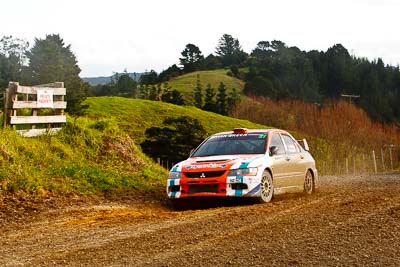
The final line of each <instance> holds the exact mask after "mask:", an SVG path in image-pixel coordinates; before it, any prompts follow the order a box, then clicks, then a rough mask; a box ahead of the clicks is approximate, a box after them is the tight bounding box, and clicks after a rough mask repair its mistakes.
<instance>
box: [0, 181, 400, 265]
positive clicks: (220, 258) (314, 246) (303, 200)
mask: <svg viewBox="0 0 400 267" xmlns="http://www.w3.org/2000/svg"><path fill="white" fill-rule="evenodd" d="M4 202H5V200H3V204H4ZM0 212H2V213H0V215H1V217H0V219H1V220H0V227H1V229H2V230H1V232H0V255H1V256H0V266H53V265H61V266H63V265H68V266H78V265H79V266H211V265H213V266H226V265H231V266H249V265H254V266H274V265H276V266H288V265H289V266H291V265H293V266H353V265H355V266H399V265H400V175H399V174H384V175H358V176H341V177H333V176H332V177H326V176H325V177H321V178H320V184H319V188H318V189H317V193H316V194H315V195H313V196H305V195H303V194H300V193H298V194H286V195H279V196H276V197H275V199H274V200H273V202H272V203H268V204H249V203H242V202H236V203H232V202H223V203H222V206H219V207H218V205H216V204H215V202H212V203H211V204H210V203H207V204H205V205H202V206H200V207H197V209H194V210H186V211H179V212H178V211H172V210H170V209H169V208H168V207H166V206H163V205H162V204H161V203H160V202H158V201H156V202H139V201H131V202H129V201H119V200H114V201H110V200H107V201H99V202H98V203H95V204H93V203H92V204H90V205H88V204H80V205H73V204H71V205H67V206H66V207H62V208H60V207H57V208H46V209H39V210H30V211H29V212H28V213H27V215H24V216H25V217H23V219H21V217H18V218H17V217H16V216H17V215H13V214H12V212H10V210H9V209H4V208H3V209H0ZM14 212H15V213H16V214H19V211H18V210H15V211H14ZM13 218H16V219H15V220H14V219H13Z"/></svg>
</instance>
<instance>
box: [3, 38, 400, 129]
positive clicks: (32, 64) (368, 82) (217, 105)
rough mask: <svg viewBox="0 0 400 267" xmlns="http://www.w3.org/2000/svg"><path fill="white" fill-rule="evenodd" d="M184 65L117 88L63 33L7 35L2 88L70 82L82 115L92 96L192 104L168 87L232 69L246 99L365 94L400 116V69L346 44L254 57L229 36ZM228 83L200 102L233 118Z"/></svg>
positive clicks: (122, 80) (194, 50) (189, 51)
mask: <svg viewBox="0 0 400 267" xmlns="http://www.w3.org/2000/svg"><path fill="white" fill-rule="evenodd" d="M178 60H179V66H178V65H177V64H173V65H171V66H170V67H168V68H167V69H165V70H163V71H162V72H160V73H159V74H158V73H157V72H155V71H154V70H152V71H150V72H148V73H146V74H145V75H142V76H141V78H140V80H139V83H138V82H136V81H135V80H133V79H132V78H131V77H130V76H129V75H128V74H127V73H126V72H125V73H122V74H118V73H116V74H115V75H114V76H113V79H112V81H111V83H109V84H106V85H98V86H94V87H91V86H90V85H89V84H87V83H84V82H83V81H82V80H81V79H80V78H79V73H80V71H81V70H80V68H79V66H78V61H77V59H76V57H75V55H74V54H73V53H72V51H71V46H70V45H66V44H64V41H63V39H62V38H61V37H60V36H59V35H55V34H53V35H46V37H45V38H44V39H40V38H36V39H35V40H34V44H33V46H32V47H31V48H30V47H29V44H28V43H27V42H26V41H24V40H22V39H18V38H12V37H11V36H4V37H3V38H2V39H1V40H0V88H2V89H4V88H6V87H7V85H8V82H9V81H20V82H21V83H23V84H27V85H35V84H43V83H49V82H54V81H64V82H65V86H66V88H67V101H68V111H69V112H71V113H74V112H75V113H76V112H78V111H79V109H80V108H81V106H80V103H81V102H82V100H83V99H84V98H85V97H86V96H88V95H94V96H101V95H120V96H126V97H135V98H137V97H140V98H144V99H150V100H160V101H165V102H170V103H174V104H188V103H185V99H184V97H183V96H182V95H181V93H180V92H178V91H177V90H175V89H173V88H170V87H169V86H168V81H169V80H170V79H172V78H174V77H177V76H179V75H182V74H185V73H190V72H194V71H199V70H213V69H221V68H226V69H229V71H228V72H227V73H228V74H229V75H231V76H234V77H237V78H239V79H242V80H244V81H245V87H244V93H245V94H246V95H254V96H262V97H268V98H270V99H272V100H283V99H299V100H303V101H306V102H309V103H316V104H318V105H323V103H324V102H325V101H326V100H327V99H339V98H341V96H342V94H351V95H359V96H360V98H358V99H357V100H355V103H356V104H357V105H359V106H360V107H362V108H363V109H364V110H365V111H366V112H367V113H368V114H369V116H370V117H371V118H372V119H374V120H375V121H378V122H398V121H399V119H400V70H399V66H398V65H397V66H390V65H386V64H384V62H383V60H382V59H380V58H378V59H374V60H372V61H370V60H368V59H366V58H358V57H355V56H353V55H350V53H349V52H348V50H347V49H346V48H345V47H344V46H343V45H341V44H335V45H333V46H332V47H330V48H328V49H327V51H317V50H312V51H308V52H307V51H302V50H300V49H299V48H297V47H295V46H292V47H289V46H287V45H286V44H285V43H284V42H282V41H279V40H274V41H260V42H258V44H257V46H256V47H255V48H254V49H253V50H252V51H251V53H246V52H245V51H243V49H242V47H241V44H240V42H239V40H238V39H237V38H234V37H233V36H231V35H229V34H224V35H223V36H222V37H221V38H220V39H219V40H218V42H217V46H216V48H215V52H214V53H211V54H209V55H208V56H204V55H203V53H202V52H201V50H200V48H199V47H198V46H196V45H195V44H191V43H189V44H187V45H186V46H185V47H184V49H183V50H182V52H181V57H180V58H179V59H178ZM224 86H225V85H223V84H220V85H219V87H218V88H217V89H214V88H209V87H211V86H209V85H207V86H206V87H205V88H203V86H202V85H198V86H197V87H196V89H195V91H194V92H193V98H194V105H196V106H197V107H199V108H203V109H205V110H210V111H214V112H219V113H221V114H227V111H229V108H231V107H232V104H233V103H235V101H237V96H236V95H231V96H226V88H225V89H224ZM224 91H225V92H224ZM234 94H237V93H234Z"/></svg>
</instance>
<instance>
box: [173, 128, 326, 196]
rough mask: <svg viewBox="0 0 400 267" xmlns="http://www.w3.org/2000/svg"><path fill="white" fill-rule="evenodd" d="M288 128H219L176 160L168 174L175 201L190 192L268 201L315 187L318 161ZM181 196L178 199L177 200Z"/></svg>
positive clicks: (193, 194)
mask: <svg viewBox="0 0 400 267" xmlns="http://www.w3.org/2000/svg"><path fill="white" fill-rule="evenodd" d="M303 141H304V147H302V146H301V145H300V144H299V142H298V141H297V140H296V139H295V138H293V136H292V135H290V134H289V133H288V132H287V131H284V130H279V129H257V130H256V129H252V130H250V129H245V128H238V129H234V130H233V131H230V132H222V133H217V134H214V135H212V136H210V137H208V138H207V139H206V140H204V141H203V142H202V143H201V144H200V145H199V146H198V147H197V148H196V149H195V150H193V151H192V152H191V154H190V156H189V158H188V159H187V160H184V161H182V162H179V163H177V164H175V165H174V166H173V167H172V168H171V170H170V172H169V175H168V180H167V188H166V190H167V194H168V198H170V199H171V201H172V202H173V203H174V202H178V201H179V200H178V199H184V198H188V197H191V198H193V197H211V196H212V197H254V198H257V200H259V201H260V202H269V201H271V200H272V198H273V196H274V194H277V193H283V192H288V191H295V190H302V191H304V192H305V193H306V194H312V193H314V191H315V186H316V182H317V179H318V172H317V169H316V167H315V161H314V159H313V157H312V156H311V154H310V153H309V152H308V150H309V149H308V145H307V142H306V140H305V139H303ZM177 200H178V201H177Z"/></svg>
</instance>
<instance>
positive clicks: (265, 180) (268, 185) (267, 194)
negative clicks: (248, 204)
mask: <svg viewBox="0 0 400 267" xmlns="http://www.w3.org/2000/svg"><path fill="white" fill-rule="evenodd" d="M273 197H274V181H273V180H272V175H271V174H270V173H269V171H264V173H263V176H262V178H261V195H260V198H259V201H260V202H261V203H267V202H270V201H271V200H272V198H273Z"/></svg>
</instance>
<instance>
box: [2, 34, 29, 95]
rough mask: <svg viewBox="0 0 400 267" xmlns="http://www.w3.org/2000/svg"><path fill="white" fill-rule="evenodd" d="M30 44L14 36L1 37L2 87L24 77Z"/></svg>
mask: <svg viewBox="0 0 400 267" xmlns="http://www.w3.org/2000/svg"><path fill="white" fill-rule="evenodd" d="M28 46H29V43H28V42H26V41H25V40H22V39H19V38H13V37H12V36H4V37H2V38H1V39H0V89H2V88H6V87H7V85H8V82H10V81H21V79H23V78H24V74H25V70H26V67H25V63H26V59H27V58H26V51H27V50H28ZM23 82H25V81H23Z"/></svg>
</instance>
